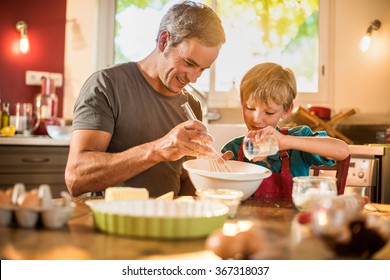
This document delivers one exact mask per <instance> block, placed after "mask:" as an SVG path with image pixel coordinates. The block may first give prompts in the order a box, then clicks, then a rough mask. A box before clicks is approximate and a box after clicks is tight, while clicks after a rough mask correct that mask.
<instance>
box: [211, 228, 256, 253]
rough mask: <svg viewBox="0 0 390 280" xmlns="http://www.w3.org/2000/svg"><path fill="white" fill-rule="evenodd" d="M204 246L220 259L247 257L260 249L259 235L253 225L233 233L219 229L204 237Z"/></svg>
mask: <svg viewBox="0 0 390 280" xmlns="http://www.w3.org/2000/svg"><path fill="white" fill-rule="evenodd" d="M206 248H207V249H209V250H211V251H213V252H214V253H215V254H216V255H217V256H219V257H220V258H222V259H248V258H250V256H251V255H252V254H254V253H256V252H257V251H258V250H260V249H261V235H260V234H259V232H258V231H257V230H256V229H255V228H253V227H251V228H249V229H246V230H243V231H239V230H238V231H237V232H235V233H232V232H231V231H230V232H226V231H224V229H220V230H217V231H215V232H213V233H212V234H211V235H210V236H209V237H208V238H207V239H206Z"/></svg>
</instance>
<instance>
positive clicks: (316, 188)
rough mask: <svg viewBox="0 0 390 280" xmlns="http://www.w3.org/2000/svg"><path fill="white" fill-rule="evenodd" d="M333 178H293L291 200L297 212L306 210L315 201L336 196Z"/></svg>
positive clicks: (334, 179)
mask: <svg viewBox="0 0 390 280" xmlns="http://www.w3.org/2000/svg"><path fill="white" fill-rule="evenodd" d="M336 180H337V179H336V178H335V177H325V176H300V177H294V178H293V189H292V198H293V202H294V205H295V207H296V208H297V209H298V210H301V211H303V210H306V209H307V208H309V207H310V206H312V205H314V204H315V202H316V201H318V200H320V199H323V198H331V197H334V196H337V185H336Z"/></svg>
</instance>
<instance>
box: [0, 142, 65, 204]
mask: <svg viewBox="0 0 390 280" xmlns="http://www.w3.org/2000/svg"><path fill="white" fill-rule="evenodd" d="M68 152H69V143H68V141H63V140H54V139H50V138H49V137H37V138H35V137H24V138H17V137H15V138H13V137H8V138H0V189H2V190H4V189H7V188H9V187H12V186H13V185H14V184H15V183H19V182H20V183H23V184H25V186H26V189H27V190H30V189H32V188H38V187H39V185H40V184H48V185H49V186H50V188H51V192H52V195H53V197H54V198H57V197H60V193H61V191H67V187H66V185H65V178H64V174H65V166H66V161H67V158H68Z"/></svg>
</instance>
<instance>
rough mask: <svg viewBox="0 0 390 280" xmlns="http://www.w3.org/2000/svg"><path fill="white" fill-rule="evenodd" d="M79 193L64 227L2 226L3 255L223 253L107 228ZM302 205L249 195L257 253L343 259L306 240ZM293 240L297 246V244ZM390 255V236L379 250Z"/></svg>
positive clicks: (196, 242) (243, 208)
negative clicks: (258, 245)
mask: <svg viewBox="0 0 390 280" xmlns="http://www.w3.org/2000/svg"><path fill="white" fill-rule="evenodd" d="M89 199H97V198H91V197H83V198H81V197H79V198H73V201H74V202H75V204H76V207H75V209H74V211H73V214H72V216H71V218H70V220H69V222H68V225H67V226H66V227H64V228H62V229H58V230H50V229H44V228H36V229H23V228H18V227H17V226H9V227H0V236H1V238H0V258H1V259H29V260H34V259H40V260H43V259H74V260H76V259H94V260H119V259H121V260H125V259H131V260H136V259H142V260H153V259H154V260H162V259H171V260H172V259H198V260H199V259H203V260H204V259H219V257H218V256H216V255H215V254H214V253H213V252H212V251H210V250H208V249H207V248H206V247H205V240H206V238H196V239H189V240H158V239H147V238H131V237H127V236H119V235H111V234H106V233H102V232H100V231H98V230H96V229H95V228H94V221H93V216H92V212H91V210H90V208H89V207H88V206H87V205H86V204H85V201H86V200H89ZM297 213H298V211H297V210H296V209H295V208H294V205H293V203H292V201H291V200H289V199H260V200H255V199H248V200H246V201H244V202H242V203H241V205H240V206H239V208H238V213H237V218H238V219H239V220H249V221H253V222H254V224H255V225H256V229H257V230H259V231H260V233H261V236H262V238H261V242H262V246H261V250H260V251H259V252H257V253H255V254H253V255H252V258H253V259H322V258H328V259H329V258H330V259H338V257H337V256H335V255H332V254H331V253H330V252H329V251H327V252H326V253H324V252H325V251H326V249H324V244H322V243H319V242H314V241H313V240H310V242H306V243H305V242H303V243H302V242H300V240H301V241H302V239H303V238H304V237H305V236H307V230H306V231H299V229H298V228H297V226H299V225H297V219H296V214H297ZM291 245H293V246H291ZM374 258H375V259H390V242H388V243H387V245H386V246H385V247H383V248H382V250H381V251H379V252H377V254H375V255H374Z"/></svg>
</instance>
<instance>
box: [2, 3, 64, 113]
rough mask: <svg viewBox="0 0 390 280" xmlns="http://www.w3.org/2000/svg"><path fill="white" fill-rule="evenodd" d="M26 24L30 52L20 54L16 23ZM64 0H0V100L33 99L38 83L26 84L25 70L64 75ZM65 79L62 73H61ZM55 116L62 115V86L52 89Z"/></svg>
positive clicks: (21, 100)
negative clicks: (56, 109)
mask: <svg viewBox="0 0 390 280" xmlns="http://www.w3.org/2000/svg"><path fill="white" fill-rule="evenodd" d="M20 20H23V21H25V22H26V23H27V24H28V29H27V30H28V37H29V39H30V52H29V53H27V54H20V53H19V52H18V44H19V38H20V33H19V32H18V31H17V30H16V23H17V22H18V21H20ZM65 24H66V0H12V1H11V0H1V1H0V100H1V102H2V103H3V102H10V103H11V114H13V112H14V104H15V103H16V102H33V101H34V96H35V95H36V94H37V93H38V92H40V87H39V86H27V85H26V83H25V74H26V70H33V71H45V72H55V73H62V74H63V75H64V56H65ZM63 78H64V79H65V77H63ZM56 93H57V95H58V100H59V102H58V116H59V117H62V106H63V86H62V87H59V88H57V89H56Z"/></svg>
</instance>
